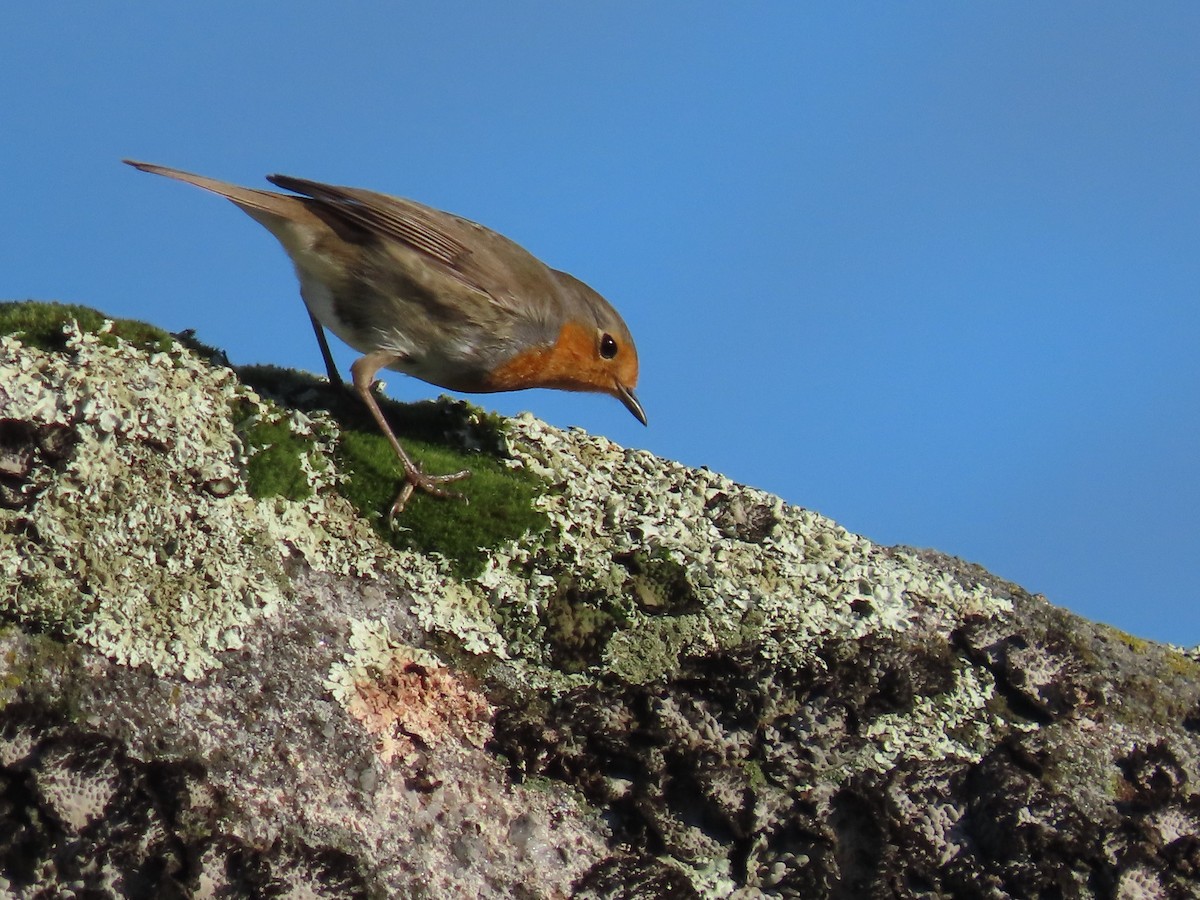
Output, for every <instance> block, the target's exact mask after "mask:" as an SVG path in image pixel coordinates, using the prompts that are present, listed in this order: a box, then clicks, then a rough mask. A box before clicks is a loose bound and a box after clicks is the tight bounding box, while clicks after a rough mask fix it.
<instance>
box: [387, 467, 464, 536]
mask: <svg viewBox="0 0 1200 900" xmlns="http://www.w3.org/2000/svg"><path fill="white" fill-rule="evenodd" d="M470 477H471V472H470V470H469V469H463V470H462V471H461V472H453V473H451V474H450V475H426V474H425V473H424V472H422V471H421V470H420V469H408V470H406V471H405V473H404V486H403V487H402V488H400V493H399V494H397V495H396V499H395V500H393V501H392V505H391V506H390V507H388V513H387V522H388V524H389V525H390V524H392V520H393V519H394V518H395V517H396V516H398V515H400V513H402V512H403V511H404V505H405V504H406V503H408V498H409V497H411V496H412V495H413V491H416V490H421V491H423V492H424V493H426V494H430V495H432V496H434V497H442V498H444V499H451V500H462V501H463V502H464V503H466V502H468V501H467V498H466V497H465V496H463V495H462V494H460V493H459V492H458V491H451V490H448V489H447V488H444V487H442V485H444V484H449V483H451V482H454V481H462V480H463V479H464V478H470Z"/></svg>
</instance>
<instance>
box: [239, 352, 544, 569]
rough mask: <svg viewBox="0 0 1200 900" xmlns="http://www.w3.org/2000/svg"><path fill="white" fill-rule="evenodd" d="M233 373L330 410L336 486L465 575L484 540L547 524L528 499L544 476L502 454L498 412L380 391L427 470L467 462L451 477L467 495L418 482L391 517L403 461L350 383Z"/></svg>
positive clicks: (390, 532)
mask: <svg viewBox="0 0 1200 900" xmlns="http://www.w3.org/2000/svg"><path fill="white" fill-rule="evenodd" d="M238 374H239V375H240V376H241V378H242V380H243V381H245V382H246V384H248V385H250V386H251V387H253V388H254V389H255V390H256V391H258V392H259V393H261V394H263V395H264V396H267V397H270V398H272V399H275V400H276V401H277V402H279V403H280V404H282V405H285V406H289V407H294V408H296V409H299V410H301V411H303V412H306V413H308V412H316V411H321V412H328V413H330V414H332V415H333V417H334V419H335V420H336V421H337V423H338V426H339V427H340V429H341V437H340V439H339V440H338V444H337V449H336V457H337V465H338V468H339V470H340V471H341V472H342V473H343V474H345V475H346V476H347V480H346V481H345V482H343V483H341V484H340V485H339V486H338V489H339V491H340V492H341V493H342V495H343V496H345V497H346V498H347V499H348V500H350V502H351V503H353V504H354V506H355V508H356V509H358V511H359V512H360V513H361V514H362V515H363V516H364V517H365V518H366V519H368V520H369V521H370V522H371V524H372V526H373V527H374V528H375V530H376V531H377V532H378V533H379V535H380V536H381V537H383V539H384V540H386V541H387V542H388V543H390V544H391V545H392V546H394V547H397V548H402V549H412V550H417V551H419V552H422V553H440V554H441V555H442V556H444V557H446V558H447V559H449V560H450V561H451V563H452V567H453V569H454V570H455V574H457V575H458V576H459V577H464V578H467V577H471V576H473V575H477V574H478V573H479V572H481V571H482V570H483V565H484V563H485V561H486V559H487V556H488V552H489V551H490V550H491V549H493V548H495V547H497V546H499V545H500V544H502V543H505V542H507V541H511V540H516V539H518V538H520V537H521V536H522V535H523V534H525V533H526V532H535V533H536V532H540V531H542V530H544V529H545V528H546V527H547V525H548V524H549V522H548V520H547V518H546V516H545V515H544V514H543V513H542V512H540V511H539V510H537V509H535V508H534V505H533V503H534V500H535V499H536V498H537V497H538V496H539V495H540V494H542V493H544V491H545V489H546V488H545V485H544V484H543V483H542V482H541V481H540V480H539V479H537V478H536V477H534V476H532V475H530V474H528V473H526V472H523V471H519V470H513V469H509V468H508V467H507V466H505V465H504V463H503V462H502V459H503V458H504V457H505V455H506V454H507V440H506V438H505V435H504V419H503V418H502V417H501V416H498V415H495V414H492V413H487V412H485V411H483V410H482V409H480V408H479V407H476V406H473V405H472V404H469V403H465V402H463V401H460V400H451V399H449V398H441V399H439V400H436V401H425V402H422V403H409V404H400V403H394V402H392V401H390V400H388V399H386V398H384V397H379V398H378V402H379V406H380V408H381V409H382V410H383V412H384V415H386V416H387V419H388V421H389V422H390V423H391V426H392V429H393V431H394V432H395V433H396V436H397V437H398V438H399V439H400V440H401V441H402V442H403V444H404V448H405V450H406V451H408V453H409V454H410V455H411V456H412V458H413V459H414V460H415V461H416V462H417V464H418V465H420V466H421V467H422V469H423V470H424V471H426V472H428V473H430V474H432V475H438V474H445V473H450V472H458V471H461V470H462V469H468V470H470V472H471V477H470V478H468V479H465V480H463V481H460V482H456V483H454V484H451V485H449V487H450V489H451V490H454V491H456V492H458V493H461V494H462V495H463V496H464V497H465V498H466V502H464V501H463V500H459V499H443V498H440V497H433V496H430V495H428V494H423V493H421V492H416V493H414V494H413V496H412V497H411V498H410V499H409V501H408V504H407V505H406V506H405V508H404V511H403V512H402V513H401V514H400V515H399V516H397V517H396V518H395V521H394V523H393V524H392V525H389V524H388V522H387V520H386V515H387V511H388V509H389V507H390V506H391V504H392V501H393V500H395V499H396V494H397V493H398V492H399V490H400V486H401V482H402V478H403V470H402V469H401V467H400V462H399V460H398V459H397V458H396V454H395V451H394V450H392V447H391V445H390V444H389V443H388V441H387V439H386V438H385V437H384V436H383V435H382V434H381V433H380V432H379V429H378V427H377V426H376V425H375V421H374V419H372V418H371V416H370V414H369V413H368V411H367V409H366V407H365V405H364V404H363V403H362V401H361V400H360V399H359V398H358V397H357V396H355V394H354V392H353V391H352V390H351V389H349V388H342V387H337V386H331V385H330V384H329V383H328V382H326V381H325V380H324V379H321V378H317V377H315V376H313V375H309V374H307V373H303V372H295V371H290V370H286V369H280V368H277V367H274V366H246V367H242V368H239V369H238ZM448 441H449V442H450V443H452V444H453V446H450V445H448V443H447V442H448ZM459 448H470V449H469V450H464V449H459ZM264 464H265V463H264Z"/></svg>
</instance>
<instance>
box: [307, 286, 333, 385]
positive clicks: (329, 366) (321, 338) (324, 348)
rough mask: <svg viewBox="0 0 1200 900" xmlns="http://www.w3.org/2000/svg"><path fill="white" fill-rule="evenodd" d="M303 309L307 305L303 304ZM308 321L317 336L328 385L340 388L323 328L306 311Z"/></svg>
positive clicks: (309, 311)
mask: <svg viewBox="0 0 1200 900" xmlns="http://www.w3.org/2000/svg"><path fill="white" fill-rule="evenodd" d="M304 306H305V308H307V307H308V304H307V303H305V304H304ZM308 320H309V321H310V322H312V327H313V332H314V333H315V334H316V335H317V345H318V346H319V347H320V348H321V358H322V359H323V360H325V374H326V375H328V376H329V383H330V384H332V385H333V386H334V387H341V386H342V376H341V374H340V373H339V372H338V370H337V366H335V365H334V364H333V354H332V353H330V352H329V341H328V340H326V339H325V328H324V326H322V325H321V323H320V322H318V321H317V317H316V316H314V315H313V314H312V310H311V309H310V310H308Z"/></svg>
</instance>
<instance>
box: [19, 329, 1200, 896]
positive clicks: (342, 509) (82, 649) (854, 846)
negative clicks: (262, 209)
mask: <svg viewBox="0 0 1200 900" xmlns="http://www.w3.org/2000/svg"><path fill="white" fill-rule="evenodd" d="M21 312H22V314H25V311H24V310H22V311H21ZM39 315H40V316H41V317H40V319H39V323H40V324H39V326H38V329H32V328H30V329H28V330H27V331H22V329H21V328H20V327H19V319H20V317H19V316H15V315H8V316H7V317H5V316H3V315H0V321H6V322H9V323H10V326H9V330H10V331H11V332H12V333H11V334H9V335H7V336H3V337H0V617H2V618H0V894H4V895H11V896H16V897H29V898H32V897H38V896H50V895H55V896H57V895H60V894H61V895H70V894H71V893H72V892H73V893H74V894H75V895H77V896H90V897H102V896H114V897H116V896H128V897H171V896H179V897H185V896H189V897H223V896H312V897H377V896H397V897H459V896H505V897H507V896H516V897H529V898H534V897H567V896H579V897H606V898H607V897H611V898H617V897H623V898H633V897H688V896H736V897H751V896H764V895H765V896H778V897H802V898H818V897H846V898H850V897H854V898H857V897H865V898H875V897H879V898H885V897H886V898H891V897H897V898H943V897H944V898H949V897H955V898H958V897H968V898H969V897H980V898H1006V897H1007V898H1025V897H1062V898H1073V897H1081V898H1082V897H1100V898H1109V897H1112V898H1117V897H1122V898H1124V897H1128V898H1135V897H1168V898H1174V897H1192V896H1200V788H1198V787H1197V784H1198V781H1197V779H1200V664H1198V663H1197V662H1196V661H1195V659H1194V658H1193V657H1190V656H1188V655H1185V654H1183V653H1181V652H1179V651H1177V650H1174V649H1172V648H1169V647H1163V646H1160V645H1155V644H1149V643H1146V642H1142V641H1138V640H1136V639H1133V638H1130V637H1128V636H1126V635H1122V634H1120V633H1118V632H1116V631H1114V630H1112V629H1109V628H1106V627H1105V626H1100V625H1095V624H1092V623H1088V622H1085V621H1083V620H1081V619H1079V618H1078V617H1075V616H1072V615H1070V614H1069V613H1066V612H1064V611H1062V610H1058V609H1055V608H1053V607H1051V606H1049V605H1048V604H1047V603H1046V602H1045V601H1044V600H1043V599H1042V598H1039V597H1033V596H1030V595H1029V594H1027V593H1026V592H1024V591H1022V590H1021V589H1020V588H1018V587H1016V586H1014V585H1011V584H1008V583H1005V582H1002V581H1000V580H998V579H996V578H994V577H992V576H990V575H988V574H987V573H986V572H984V571H982V570H980V569H978V568H976V567H973V566H970V565H967V564H964V563H962V562H960V561H957V560H953V559H950V558H946V557H943V556H940V555H938V554H936V553H932V552H924V551H915V550H909V549H904V548H886V547H880V546H877V545H874V544H872V543H871V542H870V541H868V540H866V539H864V538H861V537H858V536H856V535H853V534H850V533H848V532H846V531H845V530H844V529H842V528H840V527H838V526H837V525H836V524H835V523H833V522H831V521H830V520H828V519H825V518H824V517H822V516H819V515H817V514H815V513H812V512H810V511H807V510H804V509H799V508H795V507H791V506H788V505H786V504H784V503H782V502H781V501H780V500H779V499H778V498H774V497H771V496H769V495H767V494H764V493H762V492H760V491H755V490H753V489H750V488H746V487H743V486H741V485H737V484H734V483H732V482H730V481H729V480H728V479H726V478H724V477H722V476H720V475H718V474H716V473H713V472H710V471H707V470H703V469H702V470H695V469H689V468H687V467H684V466H681V465H678V464H675V463H671V462H669V461H666V460H661V459H658V458H655V457H653V456H652V455H650V454H648V453H645V452H641V451H631V450H625V449H623V448H620V447H618V446H616V445H614V444H612V443H611V442H609V441H606V440H604V439H602V438H598V437H594V436H590V435H587V434H585V433H583V432H581V431H568V432H563V431H559V430H557V429H554V428H551V427H550V426H547V425H545V424H544V423H541V422H539V421H537V420H536V419H533V418H532V417H529V416H524V417H520V418H518V419H516V420H512V421H511V422H508V423H507V424H506V425H505V426H504V427H503V428H502V429H501V430H499V431H489V432H488V434H489V435H492V436H496V435H498V439H493V437H488V438H486V439H483V438H481V437H480V434H481V433H480V431H479V430H478V423H480V422H482V418H481V417H480V416H479V415H478V414H477V413H475V412H474V411H470V410H469V409H468V408H467V407H465V406H464V405H462V404H454V403H451V402H446V403H443V404H441V405H439V406H438V407H437V410H438V411H437V412H436V417H437V420H438V421H442V422H448V421H453V422H457V423H459V424H457V425H454V426H447V427H445V428H444V431H445V432H446V437H445V438H444V441H445V445H446V446H445V449H444V451H443V452H445V453H447V454H451V455H453V454H460V455H466V458H467V460H468V461H470V460H474V463H472V464H475V465H476V467H477V468H478V469H480V471H481V472H482V471H483V469H484V468H487V470H488V472H489V473H490V474H489V476H488V477H489V478H491V479H492V480H491V481H490V482H489V483H488V484H489V485H490V486H485V487H477V488H476V493H474V494H472V495H471V505H470V506H467V507H461V506H455V507H448V506H447V504H450V503H453V501H438V500H435V499H432V498H428V497H418V498H414V500H413V501H412V503H413V504H414V517H413V518H412V519H411V520H408V522H409V523H410V524H407V525H406V520H404V519H402V520H401V521H400V523H399V526H400V527H401V528H405V527H411V528H413V529H414V530H419V529H421V528H424V526H423V525H421V522H422V521H426V520H422V518H421V517H422V516H425V515H435V514H436V513H437V511H438V510H439V509H447V508H453V509H454V510H455V515H460V516H461V515H463V514H464V511H469V513H470V515H471V516H475V517H478V519H479V521H481V522H484V521H486V522H488V523H489V524H488V527H487V528H486V529H481V530H480V532H479V535H480V537H479V538H478V540H473V539H470V538H468V540H467V541H466V542H465V543H466V545H468V552H467V554H466V556H465V557H464V556H461V555H459V554H462V552H463V550H462V548H463V546H464V541H463V540H462V539H463V537H464V536H465V535H464V534H462V533H459V534H456V535H455V540H454V541H453V542H451V543H453V544H454V547H453V548H452V547H451V543H447V544H446V550H445V553H444V554H439V553H437V552H434V551H436V550H437V549H438V547H439V546H441V545H440V544H438V540H439V538H438V537H437V535H438V534H439V532H437V531H436V529H435V530H428V531H424V532H422V535H423V536H421V537H420V539H419V540H406V539H404V534H403V532H401V533H399V538H400V539H398V540H396V539H393V538H394V537H396V535H392V534H389V533H388V532H387V531H386V530H384V529H383V528H382V525H381V518H380V516H379V513H380V512H382V509H380V510H375V509H372V508H370V507H369V506H368V507H366V508H364V506H363V503H364V500H363V497H364V496H367V497H370V496H373V494H371V493H370V492H366V493H364V492H363V490H362V481H363V475H362V472H363V471H365V470H364V469H362V468H360V469H358V470H356V471H351V469H353V468H354V467H355V466H356V464H357V463H356V460H357V459H359V458H360V457H359V456H356V454H359V453H360V451H359V449H357V448H359V447H361V446H363V445H364V444H365V443H367V442H369V441H370V440H372V439H373V438H371V436H370V435H368V434H367V433H366V432H360V431H358V430H357V425H356V420H355V416H354V413H353V412H351V411H348V410H353V409H354V400H353V398H350V397H346V398H344V399H343V398H339V397H337V396H336V395H335V394H333V392H330V391H327V390H325V389H323V388H320V387H319V386H318V385H316V383H315V382H314V381H312V380H311V379H308V380H305V379H304V378H302V377H300V376H289V375H288V374H287V373H281V372H278V371H273V372H263V371H247V372H243V373H242V374H241V375H240V376H239V375H238V374H237V373H235V372H233V371H232V370H230V369H228V368H227V367H225V366H223V365H220V364H219V362H220V360H219V359H217V360H216V361H213V360H210V359H206V358H205V357H204V356H203V355H199V354H196V353H193V352H192V351H190V350H188V349H187V348H185V347H184V346H183V345H182V344H178V343H177V344H171V343H170V342H169V341H166V340H165V339H164V338H162V337H161V336H156V337H155V338H154V341H153V345H152V346H143V345H141V344H139V343H138V342H136V341H134V342H132V343H131V342H130V341H127V340H125V339H124V338H123V337H121V336H120V334H119V333H118V332H121V333H136V332H129V331H127V330H124V331H123V330H122V329H119V328H118V329H114V328H112V327H111V326H110V325H106V324H98V323H100V322H103V319H102V317H94V316H93V319H94V321H93V320H92V319H88V320H87V321H88V322H91V324H90V325H89V324H87V323H86V322H85V324H79V323H78V322H74V321H72V320H71V319H70V318H69V317H68V318H66V319H65V320H64V323H63V327H62V328H61V329H60V331H61V334H59V333H58V332H55V335H56V339H55V340H54V341H51V342H48V343H46V342H43V343H39V342H38V341H35V340H34V339H33V335H34V334H35V332H36V333H37V334H39V335H43V336H44V335H45V334H46V333H47V328H46V325H45V322H46V321H47V315H46V314H45V310H42V311H40V313H39ZM49 320H51V321H53V316H52V315H50V316H49ZM13 321H18V327H13V326H12V325H11V323H12V322H13ZM322 403H327V404H332V407H333V408H332V409H329V410H325V409H323V408H322V406H321V404H322ZM343 406H345V407H346V409H343V408H342V407H343ZM388 408H390V407H388ZM492 427H493V426H492V425H491V424H489V425H488V428H492ZM448 458H449V457H448ZM377 465H378V461H377V460H375V459H374V458H373V459H372V461H371V466H372V467H375V466H377ZM370 471H374V472H378V473H380V474H377V475H376V476H374V477H376V478H377V479H379V480H382V481H384V482H386V481H387V480H388V479H389V478H394V477H395V474H394V473H392V474H390V475H389V474H388V473H387V472H386V471H384V470H381V469H377V468H372V469H370ZM505 473H509V474H505ZM509 478H511V479H512V484H511V485H508V483H507V479H509ZM480 481H481V482H482V481H483V479H482V478H481V479H480ZM470 484H471V483H470V482H467V485H468V486H467V490H468V491H471V490H472V488H471V486H470ZM531 486H536V491H534V492H533V493H531V491H533V488H532V487H531ZM510 487H511V489H510ZM379 488H380V489H379V491H378V493H379V496H380V497H390V495H391V492H392V490H393V486H392V485H391V484H387V483H383V484H381V485H380V486H379ZM522 498H524V499H522ZM530 498H532V499H530ZM385 502H386V501H385ZM520 503H525V504H527V505H530V504H532V506H533V508H532V509H531V510H528V511H527V512H528V517H523V516H525V515H526V514H525V513H520V514H518V513H519V511H518V510H516V509H515V507H514V504H520ZM439 504H440V505H439ZM426 507H427V508H426ZM405 515H406V516H407V515H409V511H406V513H405ZM457 521H459V522H462V523H465V524H463V525H461V526H456V527H460V528H465V527H468V525H469V522H470V520H469V519H465V518H463V519H459V520H457ZM514 522H522V523H526V524H524V525H522V526H521V527H522V528H525V529H526V530H525V531H524V532H523V533H518V534H517V535H516V536H515V537H508V538H498V537H497V535H503V534H505V533H506V532H505V531H504V528H505V527H510V526H511V524H512V523H514ZM505 523H508V525H507V526H506V525H505ZM493 526H495V527H493ZM480 548H483V549H480ZM463 559H467V562H466V563H463V562H462V560H463ZM480 560H482V562H480Z"/></svg>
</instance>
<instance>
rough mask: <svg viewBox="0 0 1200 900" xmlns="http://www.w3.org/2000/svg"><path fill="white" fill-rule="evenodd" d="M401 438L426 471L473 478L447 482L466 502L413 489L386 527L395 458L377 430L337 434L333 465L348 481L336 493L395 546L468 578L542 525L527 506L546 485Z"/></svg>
mask: <svg viewBox="0 0 1200 900" xmlns="http://www.w3.org/2000/svg"><path fill="white" fill-rule="evenodd" d="M403 440H404V447H405V449H406V450H407V451H408V453H409V454H410V455H411V456H412V458H413V460H414V461H415V462H416V463H417V464H418V465H419V466H421V468H422V469H423V470H424V471H426V472H429V473H430V474H443V473H449V472H457V471H460V470H462V469H469V470H470V471H471V477H470V478H468V479H465V480H464V481H460V482H456V483H455V484H453V485H451V487H452V488H453V489H455V490H457V491H458V492H459V493H461V494H462V495H463V497H464V498H465V501H464V500H460V499H454V498H449V499H446V498H441V497H433V496H430V495H428V494H423V493H421V492H416V493H414V494H413V496H412V497H411V498H410V499H409V501H408V505H407V506H405V507H404V511H403V512H402V513H401V514H400V515H399V516H398V517H396V519H395V521H394V522H393V523H392V524H391V525H389V524H388V522H387V519H386V513H387V510H388V508H389V507H390V506H391V504H392V501H393V500H394V499H395V498H396V494H397V492H398V491H399V489H400V486H401V482H402V479H403V477H404V472H403V469H402V468H401V466H400V461H399V460H398V459H397V458H396V454H395V452H394V451H393V450H392V447H391V444H389V443H388V441H387V439H386V438H385V437H384V436H383V435H382V434H379V433H378V432H365V431H357V430H347V431H343V432H342V435H341V439H340V440H339V441H338V447H337V458H338V466H339V468H340V469H341V471H342V472H343V473H345V474H346V475H347V476H349V478H348V481H346V482H345V483H343V484H342V485H341V486H340V490H341V492H342V494H343V495H344V496H345V497H346V498H347V499H349V500H350V502H351V503H353V504H354V506H355V507H356V508H357V509H358V511H359V512H360V513H362V515H363V516H365V517H366V518H367V519H369V520H370V522H371V523H372V525H373V526H374V527H375V529H376V531H377V532H378V533H379V534H380V535H381V536H382V537H383V538H384V539H385V540H387V541H388V542H390V543H391V544H392V545H393V546H395V547H400V548H411V549H413V550H418V551H420V552H423V553H440V554H442V555H443V556H445V557H447V558H448V559H449V560H451V561H452V563H453V568H454V569H455V571H456V574H458V575H459V576H460V577H464V578H467V577H471V576H473V575H477V574H479V573H480V572H482V571H483V566H484V563H485V561H486V559H487V555H488V551H489V550H491V549H493V548H495V547H497V546H499V545H500V544H501V543H504V542H507V541H511V540H516V539H518V538H520V537H521V536H522V535H523V534H525V533H526V532H539V531H541V530H543V529H544V528H545V527H546V526H547V524H548V523H547V520H546V517H545V515H544V514H543V513H542V512H540V511H539V510H537V509H535V508H534V505H533V502H534V500H535V499H536V497H537V496H538V495H539V494H540V493H541V492H542V491H543V490H544V486H543V485H542V483H541V482H540V481H539V480H537V479H536V478H534V477H532V476H530V475H527V474H525V473H523V472H516V471H513V470H511V469H509V468H507V467H506V466H504V465H503V464H502V463H501V462H500V461H499V460H497V459H494V458H492V457H490V456H486V455H484V454H483V453H464V452H461V451H456V450H452V449H450V448H448V447H445V446H440V445H436V444H431V443H428V442H426V441H420V440H414V439H412V438H408V437H405V438H404V439H403Z"/></svg>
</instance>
